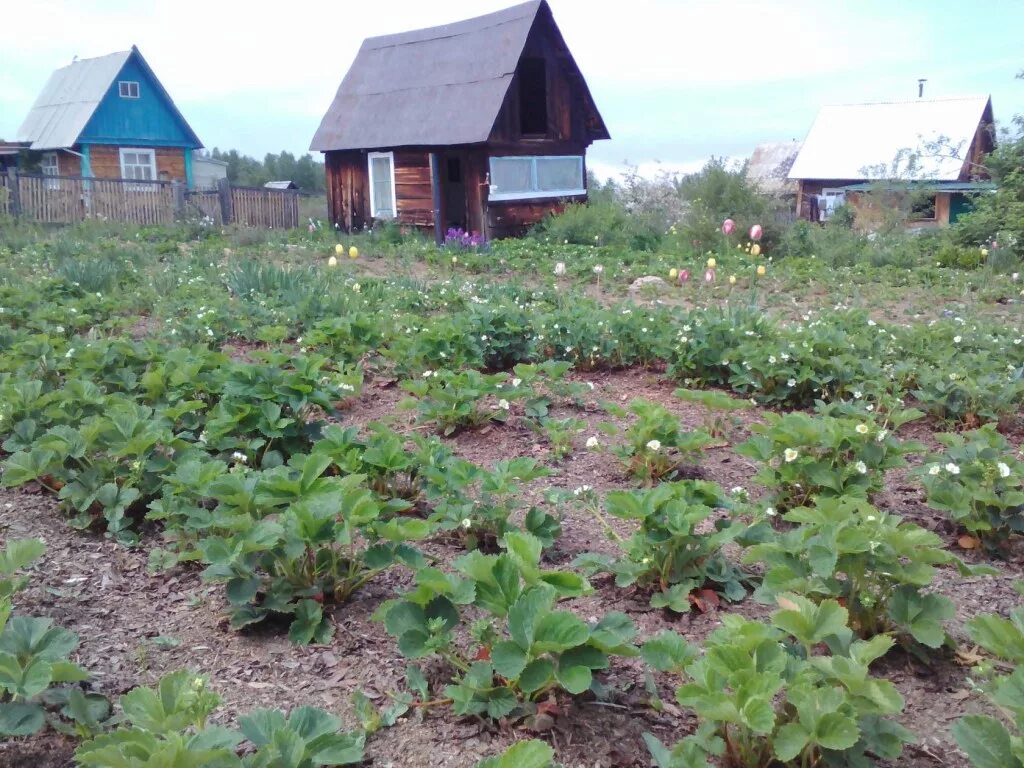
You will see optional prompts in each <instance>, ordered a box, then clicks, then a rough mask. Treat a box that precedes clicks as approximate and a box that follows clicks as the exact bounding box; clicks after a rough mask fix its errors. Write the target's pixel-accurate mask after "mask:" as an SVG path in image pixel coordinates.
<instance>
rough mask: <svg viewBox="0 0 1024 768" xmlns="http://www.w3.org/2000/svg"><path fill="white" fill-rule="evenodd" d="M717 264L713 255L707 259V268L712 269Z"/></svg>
mask: <svg viewBox="0 0 1024 768" xmlns="http://www.w3.org/2000/svg"><path fill="white" fill-rule="evenodd" d="M717 264H718V262H717V261H715V257H714V256H712V257H711V258H710V259H708V269H714V268H715V266H716V265H717Z"/></svg>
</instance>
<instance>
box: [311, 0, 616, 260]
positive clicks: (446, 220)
mask: <svg viewBox="0 0 1024 768" xmlns="http://www.w3.org/2000/svg"><path fill="white" fill-rule="evenodd" d="M607 138H609V136H608V131H607V129H606V128H605V125H604V121H603V120H602V119H601V115H600V114H599V113H598V111H597V107H596V106H595V104H594V100H593V98H592V97H591V95H590V91H589V90H588V88H587V84H586V82H585V81H584V79H583V75H582V74H581V73H580V70H579V67H577V65H576V62H575V61H574V60H573V57H572V54H571V53H570V52H569V49H568V48H567V47H566V44H565V40H563V39H562V35H561V33H560V32H559V30H558V27H557V26H556V24H555V21H554V18H553V16H552V14H551V9H550V8H549V7H548V4H547V2H546V0H532V2H528V3H523V4H522V5H517V6H514V7H512V8H507V9H505V10H502V11H498V12H496V13H490V14H487V15H486V16H480V17H477V18H473V19H468V20H466V21H460V22H456V23H453V24H446V25H444V26H441V27H434V28H431V29H423V30H417V31H414V32H404V33H401V34H396V35H388V36H385V37H376V38H370V39H368V40H365V41H364V42H363V44H362V46H361V48H360V49H359V53H358V54H357V56H356V59H355V61H354V63H353V64H352V67H351V68H350V69H349V71H348V74H346V75H345V78H344V80H343V81H342V83H341V85H340V87H339V88H338V92H337V94H336V96H335V98H334V102H333V103H332V104H331V106H330V109H328V111H327V114H326V115H325V116H324V118H323V121H322V122H321V124H320V127H319V129H318V130H317V132H316V135H315V136H314V137H313V141H312V145H311V147H310V148H311V149H312V150H314V151H319V152H323V153H324V155H325V164H326V174H327V201H328V215H329V217H330V220H331V221H332V222H335V223H336V224H337V225H338V226H339V227H342V228H344V229H345V230H346V231H351V230H353V229H362V228H364V227H368V226H372V224H373V222H374V221H380V220H395V221H397V222H399V223H400V224H404V225H414V226H419V227H424V228H431V229H433V230H434V232H435V233H436V236H437V238H438V240H440V239H441V238H442V237H443V234H444V233H445V232H446V231H447V230H448V229H451V228H461V229H463V230H465V231H467V232H476V233H480V234H482V235H484V236H485V237H487V238H495V237H503V236H508V235H514V234H517V233H520V232H522V231H523V230H524V229H525V228H526V227H528V226H530V225H531V224H534V223H535V222H537V221H539V220H540V219H541V218H543V217H544V216H545V215H546V214H548V213H549V212H551V211H553V210H558V209H560V208H561V207H562V206H563V205H564V203H565V202H566V201H583V200H585V199H586V197H587V186H586V178H587V174H586V151H587V147H589V146H590V144H591V142H593V141H594V140H596V139H607Z"/></svg>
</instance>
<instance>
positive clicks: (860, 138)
mask: <svg viewBox="0 0 1024 768" xmlns="http://www.w3.org/2000/svg"><path fill="white" fill-rule="evenodd" d="M988 103H989V100H988V97H987V96H970V97H965V98H956V99H917V100H916V101H898V102H884V103H877V104H842V105H832V106H825V107H822V108H821V111H819V112H818V117H817V118H816V119H815V121H814V125H812V126H811V130H810V132H809V133H808V134H807V139H806V140H805V141H804V145H803V148H802V149H801V150H800V154H799V155H797V158H796V161H795V162H794V163H793V167H792V168H791V169H790V171H789V178H791V179H844V180H853V179H863V180H865V181H868V180H872V179H885V178H891V177H893V176H896V175H900V176H901V177H902V176H910V177H911V178H916V179H928V180H934V181H956V180H957V179H959V178H960V173H961V171H962V169H963V166H964V160H965V159H966V151H967V148H968V147H969V146H970V144H971V142H972V141H973V139H974V135H975V133H976V132H977V130H978V124H979V123H980V122H981V120H982V117H983V115H984V113H985V107H986V106H987V105H988ZM942 137H944V138H946V139H948V140H949V141H950V142H951V145H952V147H953V148H954V149H958V150H959V151H960V154H961V159H957V158H955V157H929V156H920V157H919V158H918V162H917V167H916V168H915V169H914V171H913V172H912V173H908V169H907V167H906V159H903V160H902V161H901V162H900V170H899V172H898V173H896V174H894V173H893V172H892V166H893V163H894V162H895V161H896V159H897V157H899V156H901V154H902V155H905V154H906V153H907V151H909V152H920V151H922V150H923V149H924V148H925V144H927V143H929V142H933V141H935V140H937V139H939V138H942Z"/></svg>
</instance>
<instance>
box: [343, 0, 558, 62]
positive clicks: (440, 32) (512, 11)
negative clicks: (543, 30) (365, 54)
mask: <svg viewBox="0 0 1024 768" xmlns="http://www.w3.org/2000/svg"><path fill="white" fill-rule="evenodd" d="M544 2H545V0H528V1H527V2H525V3H517V4H516V5H510V6H508V7H506V8H499V9H498V10H496V11H491V12H490V13H483V14H480V15H479V16H472V17H470V18H468V19H456V20H455V21H450V22H448V23H446V24H437V25H435V26H432V27H420V28H418V29H408V30H406V31H404V32H392V33H389V34H385V35H375V36H373V37H367V38H365V39H364V40H363V42H362V45H361V46H360V48H368V49H370V50H377V49H380V48H391V47H397V46H399V45H411V44H413V43H425V42H427V41H430V40H444V39H446V38H451V37H459V36H460V35H465V34H469V33H471V32H479V31H482V30H484V29H491V28H492V27H499V26H501V25H502V24H511V23H514V22H516V21H520V20H521V19H523V18H527V17H530V16H536V14H537V11H539V10H540V6H541V5H542V4H543V3H544ZM528 8H532V10H531V11H529V12H528V11H527V9H528ZM517 11H522V13H516V12H517ZM491 17H494V18H493V21H492V22H491V23H486V22H485V23H483V24H480V22H481V21H483V20H488V19H491ZM474 25H479V26H474ZM451 27H465V29H455V30H450V28H451ZM449 30H450V31H449ZM428 33H434V34H428ZM403 38H410V39H408V40H404V39H403ZM388 40H390V41H393V42H391V43H388V44H383V45H371V43H375V42H376V43H379V42H382V41H388Z"/></svg>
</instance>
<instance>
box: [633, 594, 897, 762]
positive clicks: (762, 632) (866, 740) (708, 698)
mask: <svg viewBox="0 0 1024 768" xmlns="http://www.w3.org/2000/svg"><path fill="white" fill-rule="evenodd" d="M780 604H781V605H782V608H781V609H780V610H778V611H776V612H775V613H773V614H772V617H771V624H763V623H761V622H757V621H751V620H749V619H745V618H743V617H741V616H737V615H732V614H725V615H723V616H722V624H723V626H722V627H721V628H720V629H717V630H715V631H714V632H713V633H711V635H710V636H709V637H708V638H707V640H706V642H705V646H704V649H703V653H702V652H701V651H699V650H698V649H697V648H694V647H693V646H691V645H689V644H688V643H687V642H686V641H685V640H684V639H683V638H682V637H680V636H679V635H676V634H675V633H672V632H669V631H664V632H662V633H660V634H658V635H655V636H654V637H653V638H651V639H650V640H649V641H648V642H647V643H645V644H644V646H643V650H642V652H643V656H644V659H645V660H646V661H647V663H648V664H650V665H651V666H652V667H654V668H655V669H656V670H659V671H662V672H672V673H674V674H678V675H681V676H682V677H683V684H682V685H681V686H680V687H679V688H678V689H677V691H676V700H677V701H678V702H679V704H680V705H681V706H683V707H685V708H687V709H691V710H693V711H694V713H695V714H696V715H697V720H698V723H699V725H698V728H697V731H696V733H695V734H693V735H692V736H688V737H687V738H685V739H684V740H683V741H682V742H680V743H679V744H677V745H675V746H674V747H671V748H670V747H666V746H665V745H664V744H662V743H661V742H660V741H659V740H658V739H656V738H655V737H654V736H652V735H651V734H645V735H644V739H645V741H646V742H647V745H648V748H649V749H650V750H651V753H652V755H653V757H654V761H655V763H656V764H657V765H658V766H659V768H709V767H710V765H711V761H712V760H714V761H715V764H716V765H721V766H723V768H763V767H764V766H769V765H773V766H774V765H778V766H780V767H781V766H786V767H787V768H806V766H812V765H828V766H850V768H853V767H854V766H865V765H871V764H872V762H871V757H872V756H873V757H878V758H882V759H888V760H893V759H896V758H898V757H899V755H900V752H901V751H902V747H903V744H904V743H906V742H908V741H910V740H911V736H910V734H909V733H908V732H907V730H906V729H905V728H903V727H902V726H900V725H899V724H898V723H896V722H894V721H893V720H890V719H888V717H889V716H892V715H898V714H899V713H900V711H901V710H902V709H903V697H902V696H900V694H899V692H898V691H897V690H896V686H894V685H893V684H892V683H891V682H889V681H888V680H881V679H878V678H875V677H872V676H871V674H870V672H869V666H870V664H871V663H872V662H873V661H875V660H876V659H877V658H879V657H880V656H882V655H883V654H884V653H885V652H886V651H887V650H888V649H889V648H890V647H891V645H892V640H891V638H889V637H887V636H885V635H880V636H877V637H875V638H874V639H872V640H870V641H862V640H857V641H853V642H849V641H848V635H849V634H850V630H849V629H848V628H847V626H846V621H847V613H846V610H845V609H844V608H843V607H842V606H840V605H839V604H838V603H837V602H836V601H834V600H826V601H824V602H822V603H821V604H820V605H815V604H814V603H812V602H811V601H809V600H806V599H803V598H799V597H796V596H790V597H785V598H783V599H780ZM825 642H830V643H833V644H836V645H841V646H842V645H845V646H846V650H845V652H842V653H836V654H835V655H828V654H818V653H816V650H817V649H818V648H819V647H820V646H821V645H822V644H823V643H825Z"/></svg>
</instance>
